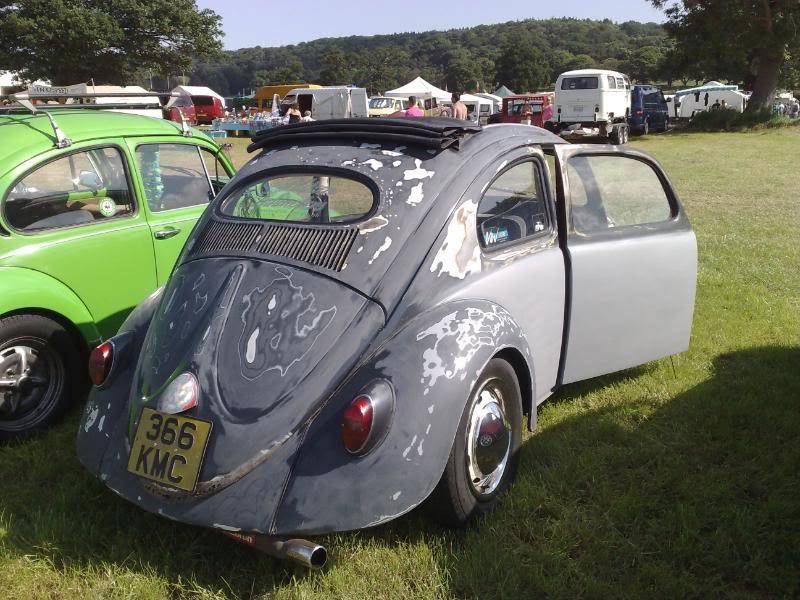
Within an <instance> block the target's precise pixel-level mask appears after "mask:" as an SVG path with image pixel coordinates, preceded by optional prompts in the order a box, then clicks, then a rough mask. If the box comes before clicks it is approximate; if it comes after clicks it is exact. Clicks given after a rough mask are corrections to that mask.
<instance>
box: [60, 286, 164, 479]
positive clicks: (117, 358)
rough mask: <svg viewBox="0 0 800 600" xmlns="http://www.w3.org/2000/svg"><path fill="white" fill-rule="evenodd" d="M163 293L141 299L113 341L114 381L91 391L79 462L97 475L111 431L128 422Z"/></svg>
mask: <svg viewBox="0 0 800 600" xmlns="http://www.w3.org/2000/svg"><path fill="white" fill-rule="evenodd" d="M163 293H164V288H163V287H160V288H158V289H157V290H156V291H155V292H153V293H152V294H150V296H148V297H147V298H145V299H144V300H142V301H141V302H140V303H139V304H138V305H137V306H136V308H134V309H133V311H132V312H131V313H130V314H129V315H128V318H127V319H125V322H124V323H123V324H122V326H121V327H120V329H119V333H118V334H117V335H116V336H114V337H113V338H111V340H112V342H113V341H115V340H117V341H118V343H115V346H114V359H113V361H114V362H113V365H112V368H111V373H110V377H111V379H110V380H109V381H108V382H107V383H105V384H103V386H102V387H99V388H98V387H93V388H92V390H91V392H90V393H89V399H88V400H87V401H86V406H85V407H84V409H83V415H82V416H81V423H80V427H79V428H78V439H77V444H76V446H77V453H78V460H80V461H81V463H82V464H83V466H85V467H86V468H87V469H88V470H89V471H90V472H91V473H92V474H93V475H95V476H96V475H98V473H99V472H100V465H101V463H102V460H103V455H104V454H105V451H106V448H107V447H108V443H109V440H110V439H111V432H112V428H113V427H114V426H115V425H116V424H117V423H118V422H120V421H122V422H124V421H125V415H126V407H127V404H128V402H127V400H128V396H129V394H130V389H131V384H132V380H133V374H134V371H135V370H136V363H137V362H138V361H139V354H140V353H141V350H142V344H143V343H144V338H145V335H146V334H147V329H148V327H149V326H150V321H151V320H152V319H153V315H154V314H155V311H156V309H157V308H158V305H159V302H160V301H161V296H162V295H163Z"/></svg>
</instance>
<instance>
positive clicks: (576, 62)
mask: <svg viewBox="0 0 800 600" xmlns="http://www.w3.org/2000/svg"><path fill="white" fill-rule="evenodd" d="M596 66H597V61H595V59H593V58H592V57H591V56H589V55H588V54H578V55H577V56H575V57H573V59H572V60H571V61H570V62H569V64H568V65H567V70H568V71H577V70H579V69H594V68H595V67H596Z"/></svg>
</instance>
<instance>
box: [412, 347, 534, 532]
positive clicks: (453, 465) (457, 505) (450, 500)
mask: <svg viewBox="0 0 800 600" xmlns="http://www.w3.org/2000/svg"><path fill="white" fill-rule="evenodd" d="M488 389H491V390H492V391H491V393H496V392H497V391H498V390H499V391H500V393H501V394H502V405H503V409H504V412H505V421H506V424H507V426H508V436H509V437H510V441H509V442H507V443H508V451H507V454H506V456H507V459H506V461H505V466H504V468H503V469H502V472H498V478H497V480H496V481H495V483H494V484H493V489H491V490H490V491H488V492H486V493H481V492H480V491H478V490H477V489H476V484H473V480H471V478H470V475H469V473H470V466H469V465H470V457H469V455H468V447H469V443H468V436H469V433H470V431H471V416H472V415H473V409H474V408H475V407H479V406H480V405H481V402H482V400H481V396H482V392H483V391H485V390H488ZM480 430H482V429H479V431H478V433H479V432H480ZM483 438H484V436H483V435H481V436H480V439H481V440H482V439H483ZM498 440H500V441H498ZM501 441H502V440H501V438H500V437H496V438H494V440H493V442H494V443H498V444H500V442H501ZM521 443H522V394H521V392H520V387H519V381H518V380H517V376H516V373H515V372H514V369H513V368H512V367H511V365H510V364H508V363H507V362H506V361H504V360H502V359H499V358H494V359H492V360H491V361H489V364H488V365H486V368H485V369H484V370H483V373H481V376H480V378H479V379H478V381H477V382H476V383H475V386H474V387H473V389H472V392H471V393H470V397H469V400H468V401H467V404H466V406H465V407H464V411H463V413H462V414H461V419H460V421H459V424H458V430H457V432H456V438H455V440H454V442H453V447H452V449H451V450H450V456H449V458H448V459H447V465H446V466H445V470H444V473H443V474H442V478H441V480H440V481H439V483H438V485H437V486H436V488H435V489H434V491H433V493H432V494H431V497H430V499H429V501H428V506H429V509H430V511H431V512H432V514H433V516H434V518H436V520H437V521H439V522H440V523H441V524H442V525H444V526H446V527H463V526H465V525H467V524H468V523H469V522H470V521H471V520H472V519H474V518H476V517H478V516H479V515H482V514H485V513H488V512H489V511H491V510H493V509H494V508H495V507H496V506H497V503H498V500H499V498H500V497H501V496H502V495H503V494H504V493H505V492H506V491H507V490H508V489H509V488H510V487H511V484H512V483H513V482H514V478H515V477H516V474H517V466H518V463H519V448H520V444H521ZM482 445H483V444H482ZM490 445H491V443H490ZM502 447H503V446H498V448H502ZM484 450H485V447H484ZM499 468H500V467H499V466H498V469H499ZM492 472H494V471H492Z"/></svg>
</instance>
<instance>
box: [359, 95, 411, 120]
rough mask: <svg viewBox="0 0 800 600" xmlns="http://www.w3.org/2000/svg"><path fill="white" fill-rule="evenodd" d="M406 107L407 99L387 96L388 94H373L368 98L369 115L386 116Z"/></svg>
mask: <svg viewBox="0 0 800 600" xmlns="http://www.w3.org/2000/svg"><path fill="white" fill-rule="evenodd" d="M406 108H408V100H403V99H401V98H389V97H388V96H374V97H372V98H370V99H369V116H370V117H388V116H389V115H391V114H394V113H396V112H397V111H399V110H405V109H406Z"/></svg>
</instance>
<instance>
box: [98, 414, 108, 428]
mask: <svg viewBox="0 0 800 600" xmlns="http://www.w3.org/2000/svg"><path fill="white" fill-rule="evenodd" d="M105 420H106V416H105V415H103V416H102V417H100V422H99V423H98V424H97V431H103V423H105Z"/></svg>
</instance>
